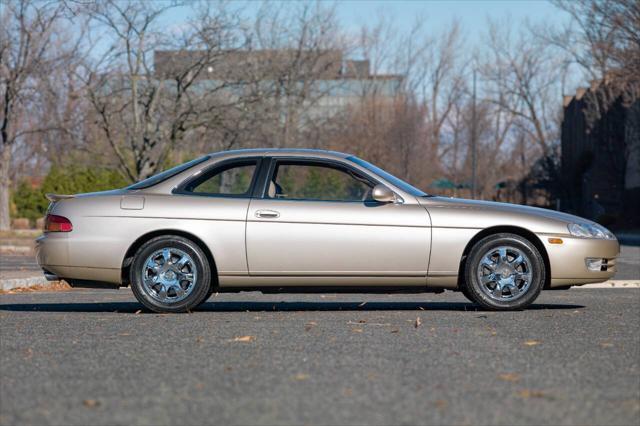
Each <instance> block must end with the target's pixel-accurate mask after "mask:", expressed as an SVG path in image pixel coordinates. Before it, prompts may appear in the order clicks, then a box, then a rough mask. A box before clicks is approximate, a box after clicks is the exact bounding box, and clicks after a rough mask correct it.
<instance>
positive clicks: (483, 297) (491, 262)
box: [462, 233, 545, 310]
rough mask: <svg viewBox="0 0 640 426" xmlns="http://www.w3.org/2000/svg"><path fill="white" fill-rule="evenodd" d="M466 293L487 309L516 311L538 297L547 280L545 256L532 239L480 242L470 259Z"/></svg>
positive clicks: (503, 238)
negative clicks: (543, 256)
mask: <svg viewBox="0 0 640 426" xmlns="http://www.w3.org/2000/svg"><path fill="white" fill-rule="evenodd" d="M464 278H465V279H464V282H463V283H462V285H463V286H464V287H463V290H464V291H463V293H464V294H465V296H467V297H468V298H469V299H470V300H471V301H472V302H475V303H477V304H478V305H480V306H482V307H483V308H486V309H492V310H516V309H523V308H525V307H527V306H529V305H530V304H531V303H533V301H534V300H535V299H536V298H537V297H538V295H539V294H540V291H541V290H542V287H543V286H544V280H545V265H544V260H543V258H542V255H541V254H540V252H539V251H538V249H537V248H536V247H535V245H533V244H532V243H531V242H530V241H529V240H527V239H525V238H523V237H521V236H519V235H516V234H509V233H500V234H495V235H490V236H488V237H485V238H483V239H482V240H480V241H478V242H477V243H476V244H475V245H474V246H473V248H472V249H471V252H470V253H469V257H468V258H467V262H466V265H465V277H464Z"/></svg>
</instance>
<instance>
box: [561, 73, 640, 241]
mask: <svg viewBox="0 0 640 426" xmlns="http://www.w3.org/2000/svg"><path fill="white" fill-rule="evenodd" d="M613 93H615V92H614V91H613V90H612V87H610V86H607V83H604V82H593V83H592V84H591V87H590V88H580V89H578V90H577V92H576V94H575V95H574V96H565V98H564V117H563V121H562V157H561V180H562V186H563V196H562V198H561V204H560V207H561V209H562V210H564V211H567V212H570V213H574V214H577V215H579V216H583V217H587V218H589V219H592V220H596V221H598V222H601V223H603V224H605V225H609V226H612V227H614V228H635V229H638V228H640V100H637V99H636V100H635V101H627V100H625V99H623V97H622V96H618V95H613V96H612V94H613Z"/></svg>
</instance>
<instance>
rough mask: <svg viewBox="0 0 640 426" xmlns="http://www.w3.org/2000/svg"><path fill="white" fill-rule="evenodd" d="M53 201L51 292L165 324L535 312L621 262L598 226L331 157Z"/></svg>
mask: <svg viewBox="0 0 640 426" xmlns="http://www.w3.org/2000/svg"><path fill="white" fill-rule="evenodd" d="M47 196H48V198H49V199H50V201H51V205H50V206H49V209H48V212H47V216H46V221H45V223H46V224H45V232H44V234H43V235H42V236H41V237H40V238H38V239H37V245H36V250H37V259H38V263H39V264H40V265H41V267H42V268H43V270H44V273H45V275H46V276H47V278H50V279H64V280H66V281H68V282H69V283H70V284H71V285H73V286H95V285H115V286H127V285H130V286H131V288H132V289H133V293H134V294H135V296H136V298H137V299H138V300H139V301H140V303H142V304H143V305H144V306H146V307H147V308H149V309H151V310H153V311H157V312H184V311H187V310H190V309H193V308H195V307H197V306H198V305H200V304H201V303H203V302H204V301H205V300H206V299H207V298H208V297H209V296H210V295H211V294H212V293H213V292H214V291H215V292H223V291H231V292H234V291H244V290H254V291H255V290H258V291H262V292H264V293H266V292H318V291H326V292H349V291H351V292H385V291H392V290H393V291H406V292H427V291H442V290H443V289H450V290H459V291H462V292H463V293H464V295H465V296H466V297H467V298H469V299H470V300H471V301H473V302H475V303H477V304H478V305H480V306H482V307H484V308H487V309H495V310H506V309H522V308H524V307H526V306H528V305H529V304H531V303H532V302H533V301H534V300H535V299H536V297H538V295H539V294H540V291H541V290H543V289H554V288H568V287H569V286H572V285H580V284H586V283H596V282H601V281H605V280H607V279H609V278H610V277H612V276H613V274H614V273H615V262H616V256H617V255H618V253H619V245H618V241H617V240H616V238H615V237H614V235H613V234H612V233H611V232H610V231H608V230H607V229H606V228H604V227H602V226H600V225H598V224H596V223H594V222H591V221H589V220H586V219H582V218H579V217H576V216H571V215H568V214H564V213H559V212H555V211H550V210H544V209H539V208H532V207H525V206H519V205H511V204H503V203H494V202H486V201H470V200H462V199H455V198H446V197H438V196H432V195H429V194H425V193H424V192H422V191H420V190H419V189H416V188H414V187H413V186H411V185H409V184H408V183H406V182H403V181H402V180H400V179H398V178H396V177H394V176H392V175H390V174H389V173H387V172H385V171H384V170H382V169H380V168H378V167H376V166H374V165H372V164H369V163H367V162H366V161H363V160H361V159H359V158H357V157H354V156H350V155H347V154H341V153H338V152H330V151H319V150H269V149H257V150H238V151H228V152H221V153H216V154H211V155H206V156H204V157H201V158H198V159H196V160H193V161H190V162H188V163H185V164H182V165H180V166H177V167H175V168H172V169H170V170H166V171H164V172H162V173H160V174H158V175H155V176H153V177H151V178H149V179H146V180H143V181H141V182H138V183H136V184H134V185H131V186H129V187H127V188H124V189H118V190H113V191H106V192H98V193H91V194H78V195H55V194H48V195H47Z"/></svg>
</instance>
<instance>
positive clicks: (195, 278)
mask: <svg viewBox="0 0 640 426" xmlns="http://www.w3.org/2000/svg"><path fill="white" fill-rule="evenodd" d="M130 279H131V289H132V290H133V294H134V295H135V297H136V299H138V301H139V302H140V303H142V304H143V305H144V306H145V307H147V308H148V309H151V310H152V311H155V312H186V311H189V310H191V309H193V308H195V307H197V306H198V305H199V304H200V303H201V302H202V301H203V300H205V298H206V297H207V296H208V295H209V289H210V287H211V268H210V266H209V262H208V261H207V257H206V255H205V254H204V253H203V252H202V249H200V247H199V246H198V245H197V244H195V243H193V242H192V241H190V240H188V239H186V238H183V237H180V236H162V237H156V238H152V239H151V240H149V241H147V242H146V243H145V244H143V245H142V246H141V247H140V248H139V249H138V251H137V252H136V254H135V257H134V260H133V265H132V266H131V277H130Z"/></svg>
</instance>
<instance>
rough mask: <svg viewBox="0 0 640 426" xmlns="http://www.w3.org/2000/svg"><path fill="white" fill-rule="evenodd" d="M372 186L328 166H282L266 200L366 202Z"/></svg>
mask: <svg viewBox="0 0 640 426" xmlns="http://www.w3.org/2000/svg"><path fill="white" fill-rule="evenodd" d="M371 188H372V184H371V183H370V182H369V181H367V180H366V179H365V178H364V177H362V176H360V175H357V174H355V173H353V172H351V171H347V170H343V169H341V168H337V167H331V166H329V165H321V164H312V163H307V164H305V163H298V164H296V163H293V162H292V163H287V162H280V163H278V165H277V166H276V169H275V173H274V177H273V179H272V180H271V182H269V188H268V191H267V196H268V197H270V198H284V199H293V200H316V201H363V200H366V199H368V198H369V196H370V194H371Z"/></svg>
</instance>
